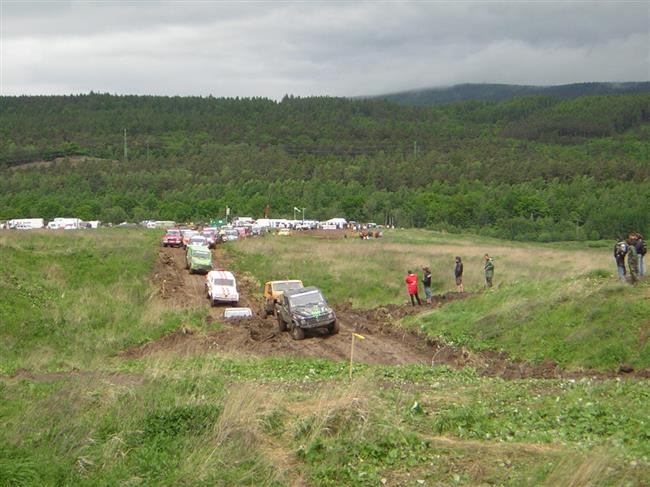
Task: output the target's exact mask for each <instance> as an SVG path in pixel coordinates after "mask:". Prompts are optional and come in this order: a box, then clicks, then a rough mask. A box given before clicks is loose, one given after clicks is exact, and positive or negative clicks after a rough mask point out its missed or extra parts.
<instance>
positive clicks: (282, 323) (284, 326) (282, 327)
mask: <svg viewBox="0 0 650 487" xmlns="http://www.w3.org/2000/svg"><path fill="white" fill-rule="evenodd" d="M277 316H278V329H279V330H280V331H287V324H286V323H285V321H284V320H283V319H282V315H281V314H280V313H277Z"/></svg>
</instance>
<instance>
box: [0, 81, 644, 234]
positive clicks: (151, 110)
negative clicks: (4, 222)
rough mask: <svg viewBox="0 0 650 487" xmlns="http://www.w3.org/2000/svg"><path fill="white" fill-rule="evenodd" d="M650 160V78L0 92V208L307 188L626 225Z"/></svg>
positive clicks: (589, 224) (67, 210)
mask: <svg viewBox="0 0 650 487" xmlns="http://www.w3.org/2000/svg"><path fill="white" fill-rule="evenodd" d="M124 129H126V131H127V144H128V153H127V158H126V159H125V158H124V151H123V143H124ZM56 156H60V157H63V159H61V158H60V159H58V160H57V161H56V162H52V163H49V164H37V165H34V164H26V163H29V162H32V161H39V160H51V159H53V158H54V157H56ZM78 156H89V157H88V159H83V158H80V157H78ZM66 157H69V158H70V159H66ZM649 161H650V95H648V94H634V95H606V96H590V97H579V98H573V99H566V100H559V99H556V98H552V97H540V96H536V97H522V98H515V99H512V100H509V101H506V102H501V103H496V102H477V101H471V102H462V103H454V104H447V105H438V106H432V107H407V106H400V105H396V104H394V103H391V102H388V101H384V100H349V99H343V98H326V97H314V98H294V97H285V98H284V99H283V100H282V101H280V102H275V101H272V100H268V99H216V98H211V97H209V98H197V97H194V98H191V97H188V98H181V97H172V98H170V97H143V96H112V95H103V94H92V93H91V94H90V95H78V96H65V97H58V96H57V97H2V98H1V99H0V167H1V168H0V219H6V218H17V217H29V216H40V217H44V218H51V217H54V216H65V215H75V216H79V217H80V218H85V219H95V218H99V219H101V220H103V221H113V222H117V221H122V220H125V219H143V218H164V219H175V220H179V221H185V220H198V219H207V218H210V217H214V216H218V215H221V214H223V210H224V208H225V206H226V205H228V206H230V207H231V208H233V211H234V212H235V213H238V214H244V213H245V214H250V215H252V216H261V214H262V211H263V208H264V207H265V206H266V205H267V204H268V205H270V209H271V215H272V216H277V217H280V216H289V215H291V214H292V208H293V207H294V206H298V207H305V208H306V209H307V211H306V213H307V217H313V218H325V217H331V216H345V217H348V218H351V219H357V220H375V221H377V222H378V223H384V222H387V221H389V220H390V221H393V222H394V223H395V224H396V225H400V226H411V225H414V226H429V227H435V228H439V229H447V230H449V231H454V230H458V229H463V230H465V229H466V230H473V231H479V232H482V233H486V234H490V235H494V236H501V237H506V238H516V239H532V240H557V239H564V240H566V239H574V238H579V239H583V238H613V237H615V236H617V235H618V234H621V233H623V232H626V231H628V230H630V229H632V228H634V229H639V230H640V231H642V232H643V231H648V230H650V216H649V213H650V212H649V209H650V208H649V207H650V203H649V202H650V163H649Z"/></svg>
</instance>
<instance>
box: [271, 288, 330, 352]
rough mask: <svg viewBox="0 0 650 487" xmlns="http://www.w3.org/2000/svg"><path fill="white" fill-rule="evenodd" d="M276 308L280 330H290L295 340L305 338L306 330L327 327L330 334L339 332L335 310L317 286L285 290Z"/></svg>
mask: <svg viewBox="0 0 650 487" xmlns="http://www.w3.org/2000/svg"><path fill="white" fill-rule="evenodd" d="M276 309H277V316H278V327H279V328H280V331H286V330H289V331H290V332H291V336H292V337H293V339H294V340H302V339H303V338H305V330H314V329H318V328H321V329H327V331H328V333H329V334H330V335H334V334H336V333H338V332H339V324H338V323H337V321H336V314H335V313H334V310H333V309H332V308H330V307H329V305H328V304H327V301H326V300H325V298H324V297H323V294H322V293H321V292H320V289H318V288H316V287H313V286H309V287H305V288H301V289H292V290H288V291H284V293H283V295H282V299H281V301H280V303H279V304H278V306H277V308H276Z"/></svg>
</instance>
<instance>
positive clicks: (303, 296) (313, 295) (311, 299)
mask: <svg viewBox="0 0 650 487" xmlns="http://www.w3.org/2000/svg"><path fill="white" fill-rule="evenodd" d="M289 303H290V304H291V307H292V308H296V307H299V306H307V305H309V304H324V303H325V298H324V297H323V295H322V294H321V293H320V292H319V291H307V292H305V293H300V294H294V295H293V296H291V297H290V298H289Z"/></svg>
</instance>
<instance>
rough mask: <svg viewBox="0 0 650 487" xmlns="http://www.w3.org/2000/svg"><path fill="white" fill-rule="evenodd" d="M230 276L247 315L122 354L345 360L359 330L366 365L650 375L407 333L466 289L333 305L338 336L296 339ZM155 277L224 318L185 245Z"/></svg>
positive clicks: (166, 296) (222, 260) (165, 256)
mask: <svg viewBox="0 0 650 487" xmlns="http://www.w3.org/2000/svg"><path fill="white" fill-rule="evenodd" d="M213 259H214V262H215V267H217V268H223V269H229V267H230V266H229V261H228V258H227V256H226V254H225V253H224V252H223V251H222V250H220V249H219V248H217V249H215V250H213ZM235 276H236V278H237V285H238V288H239V293H240V298H241V300H240V303H239V306H246V307H250V308H251V309H252V310H253V313H254V317H253V318H252V319H248V320H237V321H229V322H228V323H227V324H224V325H222V326H221V327H220V329H218V330H214V331H207V332H206V331H197V330H193V329H190V328H187V327H183V328H181V329H179V330H176V331H175V332H172V333H170V334H168V335H166V336H164V337H162V338H161V339H159V340H156V341H153V342H149V343H146V344H144V345H141V346H139V347H135V348H132V349H129V350H126V351H124V352H122V354H121V356H122V357H124V358H129V359H137V358H142V357H146V356H149V355H161V354H169V353H174V354H179V355H185V356H187V355H195V354H205V353H215V352H229V353H244V354H252V355H257V356H269V355H271V356H294V357H311V358H323V359H329V360H334V361H344V360H348V359H349V354H350V341H351V334H352V333H359V334H361V335H363V336H364V337H365V340H363V341H362V342H359V343H358V346H357V347H355V361H358V362H363V363H367V364H385V365H402V364H425V365H448V366H451V367H453V368H461V367H473V368H475V369H476V370H477V371H478V372H479V373H480V374H482V375H485V376H498V377H502V378H506V379H521V378H578V377H586V376H587V377H600V378H607V377H615V376H627V377H650V370H640V371H635V370H631V369H630V368H627V367H624V366H622V367H621V369H620V370H619V371H617V372H612V373H604V372H599V371H591V370H582V371H565V370H562V369H561V368H560V367H558V365H557V364H555V363H554V362H551V361H548V362H543V363H541V364H530V363H527V362H519V361H513V360H510V359H509V358H508V356H507V355H506V354H505V353H497V352H490V351H486V352H473V351H470V350H467V349H465V348H455V347H450V346H449V345H446V344H444V343H442V342H440V341H437V340H435V339H431V338H429V337H426V336H424V335H422V334H420V333H418V332H417V331H415V330H406V329H404V328H402V327H400V325H399V323H398V322H399V320H400V319H402V318H403V317H405V316H408V315H413V314H417V313H421V312H424V311H425V310H430V309H432V307H436V306H442V305H444V304H445V303H448V302H452V301H455V300H459V299H464V298H466V297H469V296H470V294H467V293H466V294H456V293H450V294H447V295H439V296H435V297H434V302H433V304H431V305H423V306H422V307H412V306H411V305H410V304H404V305H387V306H382V307H379V308H374V309H365V310H364V309H357V308H353V307H352V306H351V305H349V304H343V305H339V306H335V311H336V315H337V318H338V321H339V324H340V332H339V333H338V334H337V335H331V336H330V335H327V334H325V333H321V332H318V331H316V332H312V333H308V334H307V336H306V338H305V339H304V340H300V341H296V340H293V339H292V338H291V335H290V334H289V333H287V332H280V331H279V329H278V324H277V321H276V319H275V318H274V317H273V316H270V317H264V316H263V302H262V295H261V291H260V289H259V285H258V283H257V281H256V280H255V279H254V278H252V277H251V276H249V275H241V274H238V273H235ZM152 279H153V281H154V283H155V284H156V286H158V288H159V293H160V296H161V297H162V298H163V300H165V301H167V302H168V303H169V304H170V306H174V307H197V306H204V307H205V310H206V316H205V321H206V323H208V324H210V323H213V322H216V321H219V322H222V319H221V318H222V317H223V310H224V309H225V306H224V307H215V308H212V307H210V306H209V302H208V300H207V297H206V293H205V289H204V281H205V277H204V276H202V275H191V274H190V273H189V272H188V271H187V270H186V269H185V262H184V251H183V250H182V249H173V248H161V249H160V252H159V259H158V262H157V264H156V266H155V269H154V274H153V276H152Z"/></svg>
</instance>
